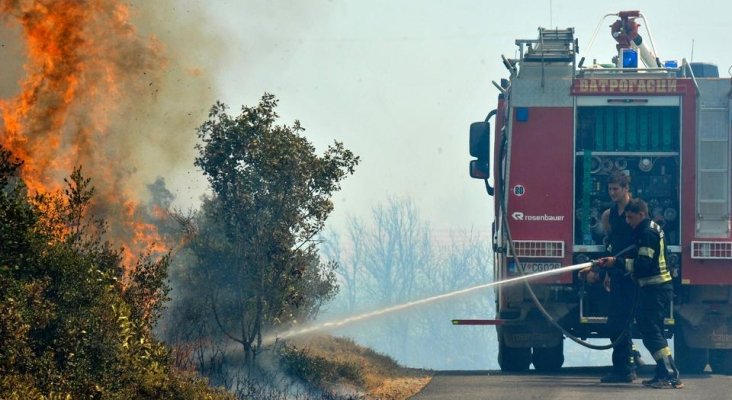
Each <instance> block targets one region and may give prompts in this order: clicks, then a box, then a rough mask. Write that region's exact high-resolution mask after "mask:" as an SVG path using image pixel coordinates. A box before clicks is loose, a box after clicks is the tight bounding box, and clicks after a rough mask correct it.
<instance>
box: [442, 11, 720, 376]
mask: <svg viewBox="0 0 732 400" xmlns="http://www.w3.org/2000/svg"><path fill="white" fill-rule="evenodd" d="M606 17H611V18H613V19H615V18H616V20H615V21H614V23H612V25H611V27H610V28H611V29H610V31H611V34H612V36H613V37H614V38H615V40H616V42H617V44H616V49H613V51H610V52H609V55H611V56H612V57H608V58H609V59H611V60H612V62H611V63H610V62H609V63H607V64H603V63H598V62H597V61H592V62H586V60H585V59H584V58H579V46H578V40H577V39H576V38H575V35H574V29H573V28H568V29H544V28H539V35H538V38H537V39H527V40H516V45H517V46H518V49H517V51H516V56H515V58H506V57H502V58H503V64H504V66H505V68H506V69H507V75H508V77H507V78H505V79H501V80H500V83H497V82H495V81H494V82H493V84H494V85H495V86H496V88H497V89H498V100H497V107H496V108H495V110H492V111H490V112H489V113H488V116H487V117H486V118H485V120H484V121H480V122H476V123H473V124H472V125H471V127H470V154H471V156H472V157H473V158H474V159H473V160H472V161H471V162H470V176H471V177H472V178H476V179H483V180H484V181H485V186H486V188H487V191H488V194H489V195H491V196H494V204H495V207H494V213H495V218H494V222H493V229H492V232H493V235H492V245H493V252H494V279H495V281H500V280H504V279H507V278H511V277H515V276H518V275H525V274H530V273H535V272H539V271H547V270H551V269H557V268H560V267H561V266H563V265H571V264H580V263H585V262H587V261H588V260H593V259H597V258H600V257H604V256H607V255H609V254H608V253H607V249H606V246H605V244H604V236H605V235H604V232H603V229H602V224H601V223H600V216H601V214H602V213H603V211H604V210H606V209H608V208H610V207H611V205H612V202H611V201H610V198H609V196H608V194H607V179H608V177H609V176H610V175H611V174H613V173H617V172H621V173H625V174H627V175H629V176H630V179H631V184H630V189H631V193H632V195H633V197H638V198H642V199H643V200H645V201H646V202H647V203H648V205H649V217H650V218H652V219H653V220H654V221H656V222H658V223H659V224H660V225H661V226H662V227H663V229H664V232H665V237H666V245H667V251H668V253H667V255H666V257H667V258H666V259H667V264H668V266H669V268H670V270H671V272H672V276H673V284H674V288H675V297H674V300H673V304H671V305H670V307H669V309H670V310H671V311H670V312H669V315H668V317H667V318H666V320H665V328H666V333H667V336H668V337H669V338H673V345H674V357H675V359H676V361H677V364H678V365H679V369H680V370H681V371H682V373H700V372H702V371H704V370H705V368H706V367H707V366H709V367H710V368H711V370H712V371H713V372H716V373H726V374H731V373H732V231H731V230H730V201H731V200H730V197H731V194H732V191H731V189H730V158H731V153H732V152H731V146H730V136H732V131H731V129H730V120H731V119H732V107H731V105H730V98H731V96H732V82H731V81H730V79H729V78H720V77H719V71H718V68H717V66H716V65H714V64H710V63H698V62H697V63H695V62H687V61H686V60H685V59H681V60H673V61H661V60H660V59H659V58H658V57H656V55H655V54H656V53H655V47H654V46H653V43H652V38H651V35H650V32H648V29H647V24H646V23H645V18H644V16H643V14H642V13H640V12H639V11H623V12H620V13H617V14H608V16H606ZM641 22H643V23H644V24H641ZM642 25H645V27H644V30H641V29H639V27H641V26H642ZM641 33H643V35H641ZM491 123H492V124H493V128H494V129H493V130H491V129H490V126H491ZM489 180H492V181H493V183H492V184H491V183H490V182H489ZM599 286H602V285H599ZM495 290H496V316H495V319H489V320H482V321H483V322H482V323H481V324H486V325H495V326H496V329H497V338H498V363H499V365H500V368H501V369H502V370H504V371H523V370H527V369H529V368H531V365H532V364H533V367H534V369H536V370H541V371H551V370H557V369H559V368H561V366H562V364H563V362H564V352H563V349H564V342H565V338H566V337H569V336H571V337H573V338H579V339H580V340H585V339H587V338H608V337H609V335H608V333H607V332H606V327H605V326H606V322H607V304H608V302H609V301H610V298H609V295H608V293H607V292H606V291H605V290H603V289H602V287H594V286H592V285H587V284H585V283H584V282H583V281H581V280H580V279H578V277H577V274H576V273H572V272H566V273H558V274H556V275H553V276H546V277H541V278H539V279H537V280H531V281H530V282H528V281H527V283H526V284H525V285H506V286H497V288H496V289H495ZM454 323H456V324H460V321H457V322H454ZM466 323H468V322H466ZM473 324H476V323H475V321H474V322H473ZM631 332H636V334H637V330H631ZM635 337H636V338H637V337H638V336H635ZM608 342H609V341H608ZM595 343H599V342H595Z"/></svg>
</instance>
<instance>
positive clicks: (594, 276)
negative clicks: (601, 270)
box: [577, 267, 600, 283]
mask: <svg viewBox="0 0 732 400" xmlns="http://www.w3.org/2000/svg"><path fill="white" fill-rule="evenodd" d="M577 276H578V277H579V278H580V279H581V280H583V281H587V283H595V282H597V281H599V280H600V274H598V273H597V272H596V271H595V270H594V269H593V267H585V268H582V269H581V270H579V272H578V273H577Z"/></svg>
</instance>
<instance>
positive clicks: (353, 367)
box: [289, 335, 432, 400]
mask: <svg viewBox="0 0 732 400" xmlns="http://www.w3.org/2000/svg"><path fill="white" fill-rule="evenodd" d="M289 345H290V346H293V347H295V348H297V349H300V351H301V352H302V354H307V356H308V357H309V358H311V359H316V360H327V365H328V366H329V367H330V368H334V369H336V370H345V371H356V372H357V375H358V376H354V374H348V373H347V374H343V375H341V376H338V377H337V378H336V379H332V380H331V381H330V382H322V383H321V384H324V385H325V386H328V388H329V389H331V390H337V391H339V392H343V391H345V392H351V393H357V394H358V397H359V398H363V399H369V400H370V399H379V400H401V399H408V398H410V397H411V396H413V395H415V394H416V393H417V392H419V391H420V390H422V388H424V387H425V386H426V385H427V384H428V383H429V382H430V380H431V379H432V372H431V371H427V370H420V369H411V368H404V367H402V366H400V365H399V364H397V363H396V362H395V361H394V360H393V359H391V358H390V357H388V356H385V355H383V354H379V353H376V352H375V351H373V350H371V349H369V348H366V347H363V346H359V345H357V344H356V343H354V342H353V341H352V340H350V339H344V338H337V337H332V336H327V335H320V336H312V337H308V338H298V339H292V340H290V341H289Z"/></svg>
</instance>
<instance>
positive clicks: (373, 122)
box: [203, 0, 732, 230]
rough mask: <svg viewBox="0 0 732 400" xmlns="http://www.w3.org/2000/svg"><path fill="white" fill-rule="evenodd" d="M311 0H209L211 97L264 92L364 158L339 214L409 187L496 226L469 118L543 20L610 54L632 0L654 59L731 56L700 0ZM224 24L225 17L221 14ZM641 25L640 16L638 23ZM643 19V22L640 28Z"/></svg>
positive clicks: (424, 206)
mask: <svg viewBox="0 0 732 400" xmlns="http://www.w3.org/2000/svg"><path fill="white" fill-rule="evenodd" d="M521 3H522V4H520V5H519V4H518V3H517V2H515V3H514V4H516V5H515V6H514V7H510V6H509V4H511V3H506V2H504V3H500V4H501V6H498V5H497V4H498V3H496V2H493V1H485V0H483V1H477V0H476V1H470V0H458V1H451V2H446V1H437V0H434V1H433V0H369V1H365V0H309V1H295V0H290V1H285V0H274V1H249V0H246V1H241V0H236V1H235V0H231V1H224V0H215V1H210V2H206V4H207V5H205V6H203V7H205V11H206V12H208V13H210V17H211V18H212V20H213V21H215V25H214V28H215V29H223V30H224V32H225V34H226V35H227V37H228V40H227V47H228V48H227V51H226V53H227V55H226V57H225V58H224V59H222V60H221V63H220V64H219V65H218V67H219V68H220V72H222V73H221V74H220V75H219V78H218V79H217V83H218V85H219V88H218V92H217V93H218V97H219V99H221V100H223V101H224V102H226V103H227V104H229V105H231V106H232V108H233V109H234V110H233V111H238V108H239V107H240V106H241V105H242V104H247V105H253V104H256V102H257V101H258V99H259V98H260V97H261V95H262V93H263V92H265V91H267V92H271V93H274V94H275V95H276V96H277V97H278V98H279V99H280V107H279V113H280V116H281V117H282V121H283V122H285V123H287V124H290V123H291V122H292V121H293V120H294V119H299V120H300V121H301V122H302V123H303V125H304V126H305V128H306V129H307V131H306V135H307V137H308V138H309V139H310V140H311V141H312V142H314V143H315V145H316V146H317V147H318V148H319V149H320V150H321V151H322V149H323V148H324V146H326V145H327V144H328V143H330V142H332V140H339V141H342V142H344V144H345V145H346V147H348V148H350V149H351V150H353V151H354V152H355V153H356V154H358V155H360V156H361V158H362V162H361V164H360V165H359V166H358V168H357V171H356V174H355V175H354V176H352V177H350V178H349V179H347V180H346V181H345V183H344V185H343V190H342V191H341V192H340V193H339V194H337V195H336V199H335V200H336V211H335V213H334V214H333V221H334V222H335V224H336V226H337V225H338V224H339V223H342V222H341V221H343V217H344V216H345V215H347V214H350V215H362V216H366V217H367V216H368V212H369V210H370V208H371V207H372V206H374V205H375V204H377V203H380V202H384V201H385V200H386V199H387V198H388V196H409V197H411V198H413V199H414V200H415V201H416V203H417V206H418V208H419V210H420V211H421V212H422V216H423V218H425V219H428V220H430V221H431V222H432V224H433V226H434V227H436V228H440V229H446V228H467V227H471V226H474V227H476V228H478V229H480V230H490V219H489V214H490V212H491V208H490V207H489V202H488V197H487V195H486V194H485V190H484V188H483V183H482V181H479V180H473V179H470V177H469V176H468V173H467V170H468V167H467V166H468V161H469V159H470V157H469V155H468V126H469V124H470V123H471V122H473V121H478V120H482V119H483V118H485V116H486V114H487V113H488V112H489V111H490V110H491V109H493V108H494V107H495V102H496V96H497V90H496V89H495V88H494V87H493V85H492V84H491V81H492V80H496V81H499V80H500V78H503V77H506V70H505V68H504V67H503V65H502V63H501V58H500V56H501V54H503V55H505V56H506V57H509V58H510V57H513V56H514V55H515V51H516V46H515V44H514V40H515V39H518V38H521V39H535V38H536V37H537V27H539V26H543V27H552V26H553V27H560V28H567V27H574V28H575V34H576V37H577V38H579V46H580V55H581V56H585V57H587V59H588V61H589V60H592V59H593V58H597V59H598V61H601V62H609V59H610V58H611V57H612V56H613V54H614V52H615V47H614V42H613V41H612V39H611V38H610V34H609V25H610V24H611V23H612V22H613V21H614V20H615V19H614V18H608V19H606V20H604V21H603V22H602V24H601V26H600V30H599V32H598V34H597V39H596V40H595V42H594V44H593V46H592V48H591V49H588V48H587V46H588V44H589V42H590V39H591V37H592V34H593V32H594V31H595V29H596V28H597V26H598V24H599V23H600V21H601V20H602V18H603V16H604V15H606V14H609V13H616V12H618V11H621V10H631V9H639V10H641V12H642V13H643V14H644V15H645V17H646V18H647V21H648V23H649V25H650V29H651V34H652V38H653V42H654V44H655V48H656V50H657V53H658V56H659V58H660V59H661V60H669V59H677V60H680V59H681V58H683V57H686V58H687V60H691V59H692V50H693V60H694V61H710V62H714V63H716V64H718V65H719V69H720V74H721V75H722V76H729V74H728V72H727V70H728V68H729V67H730V66H731V65H732V51H730V44H729V38H732V24H730V23H729V18H730V17H729V16H730V15H732V6H730V3H729V2H727V1H721V0H720V1H701V2H696V3H694V4H704V7H697V8H689V7H685V8H683V9H682V8H681V7H680V6H678V5H676V4H675V3H672V2H669V1H613V2H581V3H580V2H576V1H569V0H553V1H522V2H521ZM603 4H604V5H603ZM219 24H220V26H219ZM641 24H643V23H642V22H641ZM644 33H645V27H642V28H641V34H642V35H643V34H644Z"/></svg>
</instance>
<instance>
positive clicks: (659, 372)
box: [641, 360, 666, 386]
mask: <svg viewBox="0 0 732 400" xmlns="http://www.w3.org/2000/svg"><path fill="white" fill-rule="evenodd" d="M665 378H666V367H665V366H664V365H663V361H662V360H658V361H656V374H655V375H654V376H653V379H645V380H643V381H641V383H642V384H643V386H653V385H655V384H656V383H658V382H659V381H661V380H663V379H665Z"/></svg>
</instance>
